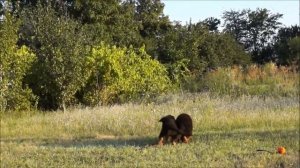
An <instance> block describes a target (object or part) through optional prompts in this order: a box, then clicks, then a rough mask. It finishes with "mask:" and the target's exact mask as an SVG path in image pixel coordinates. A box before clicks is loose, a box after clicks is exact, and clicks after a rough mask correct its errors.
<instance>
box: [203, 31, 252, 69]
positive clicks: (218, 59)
mask: <svg viewBox="0 0 300 168" xmlns="http://www.w3.org/2000/svg"><path fill="white" fill-rule="evenodd" d="M198 48H199V56H200V58H201V60H202V62H204V63H205V64H206V68H208V69H216V68H218V67H227V66H232V65H243V66H245V65H247V64H249V63H250V62H251V61H250V57H249V55H248V54H247V53H245V51H244V50H243V49H242V47H241V46H240V45H239V44H238V43H237V42H236V41H235V40H234V39H233V38H232V37H231V35H229V34H223V33H220V34H208V36H207V37H206V38H205V40H204V41H203V43H202V44H201V45H200V46H199V47H198Z"/></svg>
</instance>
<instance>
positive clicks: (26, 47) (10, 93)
mask: <svg viewBox="0 0 300 168" xmlns="http://www.w3.org/2000/svg"><path fill="white" fill-rule="evenodd" d="M163 8H164V4H163V3H162V2H160V1H159V0H103V1H94V0H84V1H83V0H52V1H48V0H40V1H39V0H10V1H8V0H4V1H1V3H0V51H1V52H0V56H1V57H0V58H1V59H0V81H1V83H0V89H1V90H0V91H1V95H0V106H1V111H9V110H24V109H31V108H39V109H47V110H55V109H58V108H61V109H65V108H66V107H67V106H71V105H76V104H83V105H88V106H94V105H102V104H113V103H123V102H127V101H137V100H139V101H143V100H150V99H151V98H152V97H154V96H156V95H159V94H162V93H168V92H172V91H178V90H187V91H192V92H199V91H207V90H208V91H212V92H215V93H218V94H220V93H221V94H229V95H242V94H250V95H253V94H257V95H263V94H271V95H283V96H288V95H295V94H297V89H296V88H297V86H298V85H299V81H298V80H297V79H296V78H297V75H296V72H295V69H297V67H298V64H299V60H300V56H299V51H300V38H299V34H300V27H299V26H297V25H295V26H290V27H283V26H282V24H281V23H280V22H279V21H278V20H279V19H280V18H281V17H282V14H277V13H276V14H274V13H271V12H270V11H269V10H267V9H256V10H255V11H252V10H248V9H246V10H242V11H225V12H224V13H223V17H222V19H223V20H224V23H222V24H221V20H220V19H218V18H213V17H211V18H207V19H205V20H203V21H199V22H198V23H191V22H190V23H187V24H185V25H183V24H181V23H179V22H176V21H174V22H171V21H170V20H169V18H168V16H166V15H164V13H163ZM221 26H223V29H220V27H221ZM270 62H272V63H270ZM283 66H285V67H283ZM230 67H231V68H230ZM291 67H292V68H291ZM253 74H254V75H253ZM276 74H277V75H276ZM278 74H279V75H278ZM251 75H252V76H251ZM268 77H274V78H272V79H270V78H268ZM278 82H283V83H284V82H285V83H284V84H281V85H280V84H279V85H278ZM277 93H278V94H277Z"/></svg>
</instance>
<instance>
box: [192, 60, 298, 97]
mask: <svg viewBox="0 0 300 168" xmlns="http://www.w3.org/2000/svg"><path fill="white" fill-rule="evenodd" d="M194 85H197V86H193V87H196V89H197V87H198V89H197V90H208V91H210V92H211V93H213V94H215V95H230V96H235V97H236V96H237V97H238V96H241V95H256V96H277V97H278V96H296V95H299V74H298V72H297V71H296V70H295V69H293V68H291V67H285V66H276V65H275V64H274V63H268V64H265V65H262V66H259V65H250V66H248V67H246V68H244V67H240V66H234V67H229V68H218V69H217V70H214V71H212V72H208V73H207V74H206V75H205V76H204V77H203V78H202V79H200V80H199V81H198V82H197V83H196V84H194ZM193 90H195V88H194V89H193Z"/></svg>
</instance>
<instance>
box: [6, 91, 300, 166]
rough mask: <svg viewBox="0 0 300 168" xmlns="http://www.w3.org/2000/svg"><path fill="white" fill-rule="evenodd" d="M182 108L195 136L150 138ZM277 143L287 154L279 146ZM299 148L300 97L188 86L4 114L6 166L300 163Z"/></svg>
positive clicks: (263, 164) (253, 164)
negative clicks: (198, 90)
mask: <svg viewBox="0 0 300 168" xmlns="http://www.w3.org/2000/svg"><path fill="white" fill-rule="evenodd" d="M183 112H184V113H188V114H190V115H191V116H192V118H193V122H194V136H193V140H192V142H191V143H190V144H177V145H175V146H173V145H165V146H162V147H158V146H151V144H153V143H155V142H157V136H158V134H159V132H160V128H161V123H159V122H158V120H159V119H160V118H161V117H162V116H164V115H167V114H172V115H174V116H177V115H178V114H180V113H183ZM278 146H284V147H285V148H286V150H287V154H286V155H280V154H277V153H276V149H277V147H278ZM258 149H264V150H268V151H270V152H260V151H257V150H258ZM299 152H300V150H299V99H298V98H297V97H294V98H288V97H277V98H272V97H264V98H260V97H248V96H241V97H239V98H238V99H232V98H230V97H222V98H220V97H211V96H209V95H208V94H183V95H171V96H163V97H158V98H157V100H156V101H155V102H153V103H150V104H143V105H141V104H124V105H114V106H110V107H96V108H80V107H77V108H74V109H69V110H68V111H67V112H65V113H63V112H60V111H56V112H49V113H41V112H36V113H33V112H31V113H25V114H23V115H21V116H20V115H6V114H3V113H2V114H1V168H6V167H7V168H10V167H158V166H159V167H299V165H300V163H299Z"/></svg>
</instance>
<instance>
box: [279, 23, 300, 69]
mask: <svg viewBox="0 0 300 168" xmlns="http://www.w3.org/2000/svg"><path fill="white" fill-rule="evenodd" d="M299 36H300V27H299V26H297V25H295V26H290V27H284V28H281V29H279V31H278V33H277V35H276V37H275V41H276V42H275V45H274V48H275V52H276V56H277V59H278V60H277V63H278V64H280V65H291V64H295V63H297V59H298V62H299V55H298V56H297V54H295V53H294V54H292V52H293V51H292V48H293V47H292V48H291V46H295V45H294V44H295V43H296V41H297V37H299ZM291 41H294V42H291ZM297 57H298V58H297Z"/></svg>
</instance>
